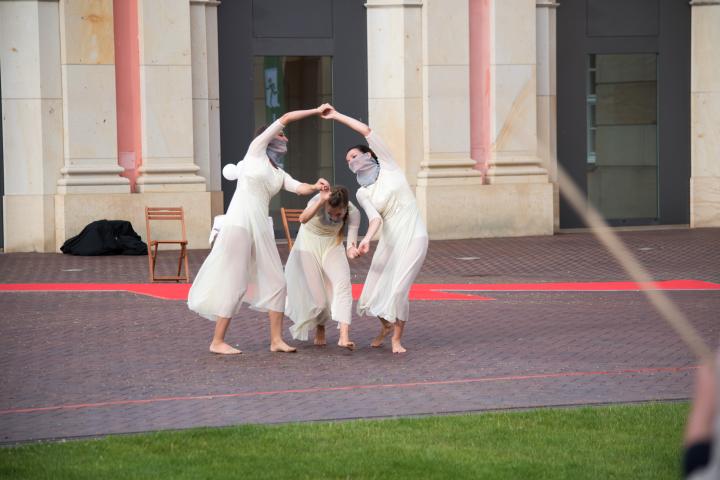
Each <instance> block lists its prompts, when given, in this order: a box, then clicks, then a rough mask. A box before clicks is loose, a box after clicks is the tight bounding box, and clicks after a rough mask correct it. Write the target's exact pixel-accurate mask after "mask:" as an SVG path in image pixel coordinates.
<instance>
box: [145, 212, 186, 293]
mask: <svg viewBox="0 0 720 480" xmlns="http://www.w3.org/2000/svg"><path fill="white" fill-rule="evenodd" d="M153 220H173V221H177V222H180V226H181V228H182V239H180V240H153V239H152V236H151V234H150V222H151V221H153ZM145 228H146V232H147V244H148V267H149V269H150V281H151V282H180V280H185V281H186V282H189V281H190V270H189V268H188V255H187V243H188V242H187V233H186V231H185V214H184V213H183V209H182V207H145ZM160 244H171V245H173V244H174V245H179V246H180V256H179V258H178V269H177V275H155V263H156V261H157V254H158V247H159V246H160ZM183 263H184V264H185V275H181V274H180V272H181V270H182V266H183Z"/></svg>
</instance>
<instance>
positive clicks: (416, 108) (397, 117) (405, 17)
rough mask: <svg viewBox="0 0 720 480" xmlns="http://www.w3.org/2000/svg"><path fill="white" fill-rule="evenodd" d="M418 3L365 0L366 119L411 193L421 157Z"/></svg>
mask: <svg viewBox="0 0 720 480" xmlns="http://www.w3.org/2000/svg"><path fill="white" fill-rule="evenodd" d="M422 4H423V2H422V1H421V0H368V2H367V4H366V7H367V39H368V40H367V41H368V115H369V122H370V126H371V127H372V128H373V129H375V130H377V131H378V133H379V134H380V135H381V136H382V137H383V138H384V139H385V141H386V142H387V143H388V145H389V147H390V149H391V150H392V152H393V155H394V156H395V159H396V160H397V162H398V163H399V164H400V166H401V167H402V168H403V169H404V170H405V175H406V176H407V179H408V181H409V182H410V185H411V186H412V187H413V188H414V187H415V184H416V181H417V180H416V179H417V173H418V172H419V171H420V163H421V161H422V157H423V101H422V71H421V70H422V8H423V5H422Z"/></svg>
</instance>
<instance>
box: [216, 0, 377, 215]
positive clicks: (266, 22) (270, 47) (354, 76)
mask: <svg viewBox="0 0 720 480" xmlns="http://www.w3.org/2000/svg"><path fill="white" fill-rule="evenodd" d="M366 32H367V22H366V9H365V1H364V0H322V1H320V0H303V1H299V0H284V1H283V0H255V1H253V0H232V1H227V2H222V3H221V4H220V6H219V7H218V41H219V57H220V58H219V61H220V104H221V108H220V135H221V138H220V142H221V151H222V164H223V165H225V164H227V163H235V162H237V161H239V160H241V159H242V157H243V156H244V155H245V152H246V150H247V147H248V145H249V143H250V141H251V138H252V133H253V57H254V56H259V55H262V56H266V55H278V56H283V55H285V56H292V55H297V56H331V57H332V70H333V72H332V74H333V103H334V105H335V106H336V107H337V108H338V110H340V111H342V112H343V113H346V114H348V115H351V116H353V117H356V118H359V119H360V120H362V121H364V122H367V120H368V108H367V33H366ZM312 106H314V105H312ZM308 107H310V105H308ZM362 142H364V139H363V138H362V137H361V136H360V135H358V134H356V133H355V132H353V131H351V130H349V129H347V128H346V127H344V126H342V125H338V124H336V125H335V126H334V144H333V160H334V170H335V178H334V179H328V180H331V181H333V183H337V184H343V185H345V186H347V187H348V189H349V190H350V191H351V194H352V196H353V197H354V195H355V192H356V191H357V182H356V181H355V177H354V175H353V174H352V173H351V172H350V170H349V169H348V168H347V164H346V162H345V151H346V149H347V147H349V146H351V145H355V144H357V143H362ZM234 188H235V184H234V182H227V181H226V180H224V179H223V184H222V189H223V192H224V197H225V206H226V207H227V205H228V203H229V202H230V199H231V198H232V194H233V191H234ZM363 228H364V227H363Z"/></svg>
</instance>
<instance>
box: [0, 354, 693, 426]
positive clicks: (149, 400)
mask: <svg viewBox="0 0 720 480" xmlns="http://www.w3.org/2000/svg"><path fill="white" fill-rule="evenodd" d="M697 368H698V367H697V366H695V365H694V366H689V367H664V368H633V369H623V370H608V371H597V372H561V373H538V374H528V375H507V376H500V377H485V378H465V379H460V380H438V381H428V382H413V383H386V384H374V385H346V386H342V387H319V388H299V389H291V390H270V391H258V392H241V393H219V394H208V395H196V396H186V397H156V398H145V399H137V400H111V401H107V402H98V403H76V404H70V405H55V406H49V407H32V408H12V409H8V410H0V415H10V414H18V413H35V412H48V411H56V410H79V409H84V408H101V407H112V406H116V405H143V404H149V403H159V402H174V401H192V400H214V399H217V398H244V397H260V396H265V395H289V394H308V393H323V392H341V391H353V390H377V389H384V388H415V387H428V386H437V385H464V384H470V383H487V382H507V381H523V380H544V379H552V378H566V377H590V376H600V375H628V374H654V373H677V372H683V371H689V370H695V369H697Z"/></svg>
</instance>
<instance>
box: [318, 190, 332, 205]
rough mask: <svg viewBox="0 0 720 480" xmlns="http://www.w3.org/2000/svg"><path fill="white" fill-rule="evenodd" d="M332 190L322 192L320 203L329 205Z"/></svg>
mask: <svg viewBox="0 0 720 480" xmlns="http://www.w3.org/2000/svg"><path fill="white" fill-rule="evenodd" d="M330 193H331V192H330V189H329V188H328V189H325V190H320V201H321V202H322V203H327V201H328V200H330Z"/></svg>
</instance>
